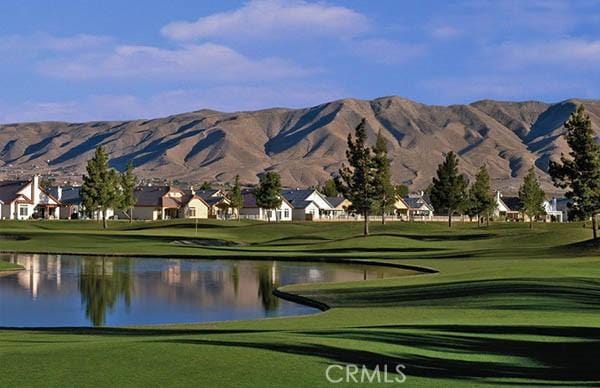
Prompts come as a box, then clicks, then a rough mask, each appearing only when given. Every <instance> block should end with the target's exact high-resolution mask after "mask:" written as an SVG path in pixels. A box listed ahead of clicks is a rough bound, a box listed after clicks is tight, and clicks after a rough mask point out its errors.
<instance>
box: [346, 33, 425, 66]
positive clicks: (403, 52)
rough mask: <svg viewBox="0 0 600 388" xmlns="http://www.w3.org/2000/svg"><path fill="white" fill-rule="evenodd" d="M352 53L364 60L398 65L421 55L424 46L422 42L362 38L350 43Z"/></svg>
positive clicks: (423, 52) (423, 51)
mask: <svg viewBox="0 0 600 388" xmlns="http://www.w3.org/2000/svg"><path fill="white" fill-rule="evenodd" d="M350 50H351V52H352V54H353V55H356V56H358V57H361V58H364V60H365V61H372V62H374V63H378V64H383V65H398V64H403V63H406V62H409V61H412V60H414V59H416V58H419V57H421V56H423V55H424V54H425V53H426V48H425V46H424V45H422V44H411V43H404V42H397V41H393V40H389V39H364V40H356V41H353V42H352V43H351V45H350Z"/></svg>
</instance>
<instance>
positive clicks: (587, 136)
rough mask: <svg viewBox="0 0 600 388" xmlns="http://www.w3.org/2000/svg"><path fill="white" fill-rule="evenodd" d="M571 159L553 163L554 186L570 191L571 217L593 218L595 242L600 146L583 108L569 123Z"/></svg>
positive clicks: (562, 157)
mask: <svg viewBox="0 0 600 388" xmlns="http://www.w3.org/2000/svg"><path fill="white" fill-rule="evenodd" d="M565 129H566V134H565V138H566V140H567V144H568V145H569V147H570V148H571V152H569V157H567V156H565V155H562V154H561V157H560V162H555V161H551V162H550V167H549V170H548V172H549V173H550V176H551V177H552V181H553V182H554V184H555V185H556V186H558V187H560V188H563V189H568V191H567V193H566V196H567V198H569V199H570V200H571V204H570V212H569V216H571V217H573V218H574V219H579V220H584V221H585V220H588V219H589V218H590V217H592V229H593V233H594V239H596V238H598V233H597V227H596V222H595V217H593V215H594V213H595V212H597V211H599V210H600V144H598V143H597V142H596V141H595V140H594V132H593V130H592V122H591V120H590V116H589V115H588V114H587V113H586V112H585V109H584V107H583V105H580V106H579V107H578V108H577V110H576V111H575V112H574V113H572V114H571V117H570V118H569V120H568V121H567V122H566V123H565Z"/></svg>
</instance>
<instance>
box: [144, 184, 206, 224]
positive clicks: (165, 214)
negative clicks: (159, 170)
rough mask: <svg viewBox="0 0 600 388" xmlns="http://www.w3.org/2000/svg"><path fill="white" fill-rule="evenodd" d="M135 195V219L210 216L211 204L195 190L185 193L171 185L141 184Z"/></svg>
mask: <svg viewBox="0 0 600 388" xmlns="http://www.w3.org/2000/svg"><path fill="white" fill-rule="evenodd" d="M134 196H135V199H136V203H135V206H134V208H133V218H134V219H139V220H168V219H174V218H208V214H209V208H210V206H209V205H208V204H207V203H206V202H205V201H204V200H203V199H202V198H201V197H199V196H198V195H196V194H195V193H194V192H193V191H192V192H190V193H184V192H183V191H182V190H180V189H177V188H174V187H171V186H140V187H136V189H135V191H134Z"/></svg>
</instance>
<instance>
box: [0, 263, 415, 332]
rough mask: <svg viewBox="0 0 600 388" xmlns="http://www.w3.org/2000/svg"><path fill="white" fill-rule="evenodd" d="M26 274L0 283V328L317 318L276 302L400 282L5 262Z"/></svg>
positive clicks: (371, 270)
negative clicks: (331, 289)
mask: <svg viewBox="0 0 600 388" xmlns="http://www.w3.org/2000/svg"><path fill="white" fill-rule="evenodd" d="M0 260H5V261H9V262H12V263H18V264H21V265H22V266H23V267H25V270H23V271H20V272H17V273H11V274H4V275H0V326H4V327H56V326H105V325H106V326H123V325H144V324H166V323H191V322H211V321H225V320H237V319H254V318H262V317H276V316H288V315H302V314H310V313H314V312H317V311H318V310H317V309H315V308H312V307H308V306H304V305H300V304H297V303H293V302H289V301H286V300H283V299H280V298H278V297H276V296H274V295H273V294H272V291H273V290H274V289H275V288H277V287H279V286H283V285H286V284H294V283H307V282H340V281H351V280H364V279H375V278H383V277H390V276H399V275H402V274H405V273H406V271H402V270H399V269H394V268H389V267H377V266H370V265H357V264H337V263H335V264H334V263H322V262H291V261H249V260H221V259H215V260H204V259H202V260H196V259H168V258H164V259H159V258H125V257H120V258H115V257H109V258H100V257H89V256H74V255H41V254H18V255H17V254H11V255H2V256H0Z"/></svg>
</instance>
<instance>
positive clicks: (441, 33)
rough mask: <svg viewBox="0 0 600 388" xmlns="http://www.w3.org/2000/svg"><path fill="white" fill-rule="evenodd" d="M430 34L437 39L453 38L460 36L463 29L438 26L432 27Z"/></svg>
mask: <svg viewBox="0 0 600 388" xmlns="http://www.w3.org/2000/svg"><path fill="white" fill-rule="evenodd" d="M429 34H430V35H431V36H432V37H433V38H435V39H452V38H456V37H457V36H460V35H461V31H460V30H459V29H458V28H455V27H452V26H437V27H433V28H431V30H430V33H429Z"/></svg>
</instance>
